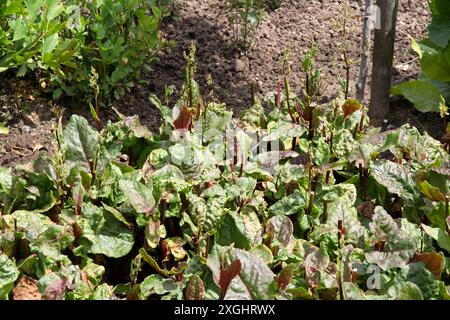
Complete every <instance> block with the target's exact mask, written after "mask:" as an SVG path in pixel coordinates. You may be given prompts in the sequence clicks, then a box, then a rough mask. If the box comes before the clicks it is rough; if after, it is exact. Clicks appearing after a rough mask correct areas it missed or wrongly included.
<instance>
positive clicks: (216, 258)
mask: <svg viewBox="0 0 450 320" xmlns="http://www.w3.org/2000/svg"><path fill="white" fill-rule="evenodd" d="M235 260H239V261H240V263H241V272H240V273H239V274H238V275H237V276H236V277H235V278H233V279H232V280H231V283H230V285H229V287H228V290H227V292H226V295H225V298H224V299H225V300H252V299H253V300H267V299H271V298H272V297H273V294H274V293H273V289H272V286H275V281H274V280H275V275H274V274H273V273H272V271H271V270H270V268H269V267H268V266H267V265H266V263H265V262H264V261H263V260H261V259H260V258H259V257H257V256H255V255H253V254H251V253H250V252H247V251H244V250H241V249H236V248H232V247H222V246H219V245H215V246H214V247H213V248H212V250H211V253H210V255H209V256H208V262H207V264H208V267H209V268H210V269H211V271H212V274H213V279H214V282H215V283H216V285H217V286H219V280H220V275H221V266H224V265H229V264H230V263H231V262H232V261H235ZM219 287H220V286H219Z"/></svg>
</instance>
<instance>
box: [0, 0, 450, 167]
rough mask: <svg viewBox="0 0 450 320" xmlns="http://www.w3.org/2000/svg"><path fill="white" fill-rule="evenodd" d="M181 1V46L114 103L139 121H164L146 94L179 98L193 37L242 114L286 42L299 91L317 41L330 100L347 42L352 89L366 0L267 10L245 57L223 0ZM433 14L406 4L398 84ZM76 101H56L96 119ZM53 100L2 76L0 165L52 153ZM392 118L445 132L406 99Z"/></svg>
mask: <svg viewBox="0 0 450 320" xmlns="http://www.w3.org/2000/svg"><path fill="white" fill-rule="evenodd" d="M175 2H176V10H175V19H169V20H167V21H166V22H165V24H164V25H163V27H162V32H163V35H164V37H166V38H167V39H172V40H175V42H176V45H175V47H173V48H172V49H171V50H170V51H169V52H166V53H163V54H162V55H161V57H160V61H159V62H157V63H156V64H155V65H154V71H153V72H152V73H151V74H150V75H149V76H147V80H148V81H149V84H148V85H145V86H143V85H138V86H137V87H136V88H135V90H134V91H133V92H131V93H129V94H127V95H126V96H125V97H124V98H123V99H122V100H121V101H118V102H117V103H115V107H116V108H117V109H118V110H119V111H120V112H121V113H124V114H126V115H132V114H138V115H139V116H140V118H141V122H142V123H143V124H145V125H147V126H148V127H149V128H150V129H152V130H153V131H155V130H157V128H158V127H159V114H158V110H157V109H155V108H154V107H153V106H152V105H151V104H150V103H149V101H148V95H149V93H155V94H157V95H158V96H159V97H161V98H163V97H164V88H165V86H166V85H174V86H175V88H176V91H175V95H174V97H177V96H179V94H180V90H181V86H182V83H183V78H184V66H185V59H184V56H183V53H184V52H185V51H188V50H189V47H190V46H191V43H195V44H196V45H197V59H198V74H197V79H198V81H199V83H200V85H201V88H202V90H203V92H204V93H205V94H206V92H207V90H208V88H207V85H206V79H207V76H208V75H209V74H210V75H211V76H212V78H213V79H214V87H213V89H214V93H215V96H217V98H218V99H219V100H221V101H223V102H225V103H226V104H227V105H228V106H229V108H231V109H232V110H233V111H234V112H235V114H236V115H237V116H238V115H239V114H240V112H241V111H242V110H243V109H244V108H246V107H249V106H250V104H251V86H252V85H254V86H255V88H256V94H257V95H258V96H259V97H262V96H263V95H264V94H265V93H267V92H268V91H272V90H276V87H277V82H278V81H279V80H280V79H281V72H280V70H281V67H280V60H281V58H282V56H283V54H284V51H285V50H286V49H287V48H290V51H291V59H292V62H293V64H292V74H291V85H292V88H293V89H294V90H295V91H296V92H300V91H301V79H302V77H303V75H302V72H301V71H300V60H301V58H302V57H303V55H304V53H305V52H306V51H307V50H308V48H309V47H310V45H311V44H312V43H313V42H315V43H317V45H318V47H319V55H318V57H317V59H316V60H317V62H316V65H317V66H318V67H320V68H321V70H322V77H323V79H324V88H326V90H325V91H324V99H325V100H329V99H332V98H333V96H334V95H335V94H336V92H337V90H338V82H337V77H338V76H341V77H345V71H344V63H343V55H342V46H343V45H344V46H346V47H347V49H348V54H349V57H350V58H351V59H352V60H353V61H354V64H353V65H352V69H351V76H350V79H351V87H352V88H354V85H355V81H356V80H357V75H358V69H359V55H360V52H361V41H362V38H361V34H362V32H361V31H362V19H363V14H364V4H363V2H364V1H358V0H347V1H344V0H335V1H332V0H322V1H320V0H285V1H284V3H283V5H282V6H281V7H280V8H279V9H276V10H274V11H271V12H269V14H268V16H267V17H266V19H265V20H264V21H263V23H262V24H261V26H260V28H259V30H258V33H257V35H256V37H255V41H254V45H253V47H252V49H251V50H250V52H249V54H248V57H246V56H242V55H241V54H240V52H239V50H237V49H236V48H235V47H234V46H233V44H232V43H231V42H230V39H231V29H230V28H229V25H228V23H227V19H226V16H225V14H224V10H223V8H224V1H223V0H176V1H175ZM345 8H348V10H349V12H350V15H349V16H350V22H349V25H350V27H349V30H350V32H349V36H348V37H347V38H343V37H342V32H341V31H340V29H339V28H337V27H336V22H337V21H339V20H341V17H342V15H343V12H344V10H345ZM429 20H430V14H429V12H428V8H427V1H426V0H409V1H407V0H405V1H401V2H400V11H399V17H398V31H397V42H396V51H395V62H394V69H393V82H394V84H396V83H400V82H403V81H407V80H410V79H414V78H417V76H418V72H419V66H418V61H417V59H416V54H415V53H414V51H413V50H412V49H411V43H410V39H409V37H408V36H411V37H413V38H416V39H421V38H423V37H424V36H425V35H426V26H427V24H428V22H429ZM369 79H370V75H369ZM367 97H368V98H369V96H368V92H367ZM73 104H75V103H71V101H70V100H66V101H64V102H60V103H59V105H57V107H59V108H61V107H62V108H64V109H65V117H64V119H65V120H67V118H68V117H69V116H70V114H81V115H83V116H85V117H87V118H91V116H90V114H89V110H88V108H87V107H86V108H80V107H73ZM55 105H56V104H55V103H53V102H52V101H51V100H50V99H49V98H48V97H46V96H45V95H43V94H41V93H40V91H39V89H38V88H36V86H35V85H33V84H32V83H30V82H29V81H25V80H17V79H13V78H10V79H9V80H8V79H6V80H5V79H4V80H3V81H2V82H0V122H2V121H3V122H6V123H7V125H8V126H9V129H10V132H9V134H8V135H6V136H4V135H0V166H9V167H14V166H16V165H17V164H23V163H26V162H28V161H30V160H32V159H34V158H35V157H36V156H37V154H38V153H39V152H42V151H51V136H52V127H53V126H54V124H55V121H56V120H55V114H54V113H53V112H52V110H54V108H53V107H54V106H55ZM102 117H103V119H111V120H113V119H115V116H114V114H113V113H112V111H111V110H104V111H103V114H102ZM386 120H387V122H386V121H385V122H386V123H385V126H386V127H388V126H389V127H397V126H400V125H402V124H403V123H411V124H412V125H415V126H417V127H418V128H419V129H421V130H422V131H427V132H429V133H430V134H431V135H433V136H434V137H436V138H440V135H441V132H442V128H441V121H440V119H439V116H438V115H437V114H422V113H420V112H418V111H416V110H415V109H414V107H413V106H412V105H411V104H410V103H409V102H407V101H405V100H404V99H401V98H393V101H392V108H391V112H390V113H389V115H388V116H387V119H386Z"/></svg>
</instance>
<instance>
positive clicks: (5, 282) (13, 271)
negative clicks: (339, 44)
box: [0, 254, 20, 300]
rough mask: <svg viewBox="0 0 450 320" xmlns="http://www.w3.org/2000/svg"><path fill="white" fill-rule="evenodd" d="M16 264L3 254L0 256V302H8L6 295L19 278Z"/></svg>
mask: <svg viewBox="0 0 450 320" xmlns="http://www.w3.org/2000/svg"><path fill="white" fill-rule="evenodd" d="M19 274H20V272H19V270H18V269H17V267H16V264H15V263H14V262H13V261H12V260H10V259H9V258H8V256H6V255H5V254H1V255H0V300H8V295H9V293H10V292H11V290H12V289H13V287H14V282H15V281H16V280H17V279H18V278H19Z"/></svg>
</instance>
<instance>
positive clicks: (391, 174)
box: [370, 160, 419, 203]
mask: <svg viewBox="0 0 450 320" xmlns="http://www.w3.org/2000/svg"><path fill="white" fill-rule="evenodd" d="M370 168H371V169H372V175H373V177H374V178H375V179H376V180H377V182H378V183H379V184H381V185H383V186H385V187H386V188H387V189H388V191H389V192H390V193H393V194H396V195H398V196H400V197H402V198H403V199H405V200H406V201H407V202H409V203H414V202H415V201H416V200H417V199H418V197H419V193H418V190H417V188H416V182H415V179H414V173H413V171H412V169H411V168H410V167H409V166H407V165H401V164H397V163H395V162H392V161H386V160H377V161H374V162H372V163H371V166H370Z"/></svg>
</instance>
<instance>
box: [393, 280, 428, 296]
mask: <svg viewBox="0 0 450 320" xmlns="http://www.w3.org/2000/svg"><path fill="white" fill-rule="evenodd" d="M397 300H423V296H422V291H420V288H419V287H418V286H417V285H416V284H415V283H412V282H406V283H405V284H403V286H402V287H401V288H400V290H399V292H398V295H397Z"/></svg>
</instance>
